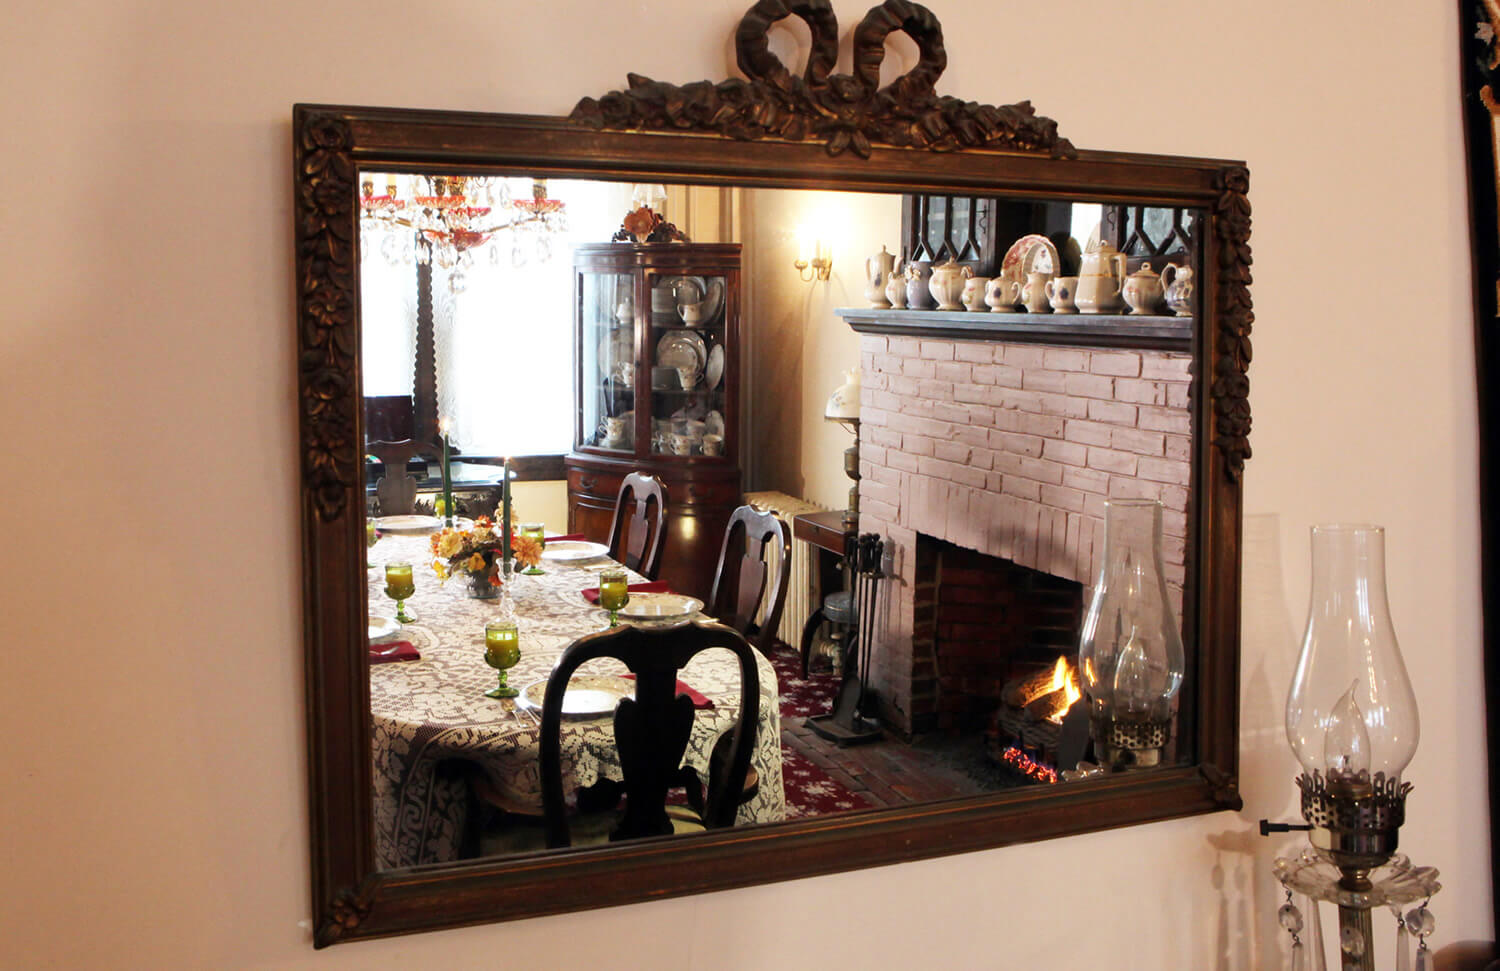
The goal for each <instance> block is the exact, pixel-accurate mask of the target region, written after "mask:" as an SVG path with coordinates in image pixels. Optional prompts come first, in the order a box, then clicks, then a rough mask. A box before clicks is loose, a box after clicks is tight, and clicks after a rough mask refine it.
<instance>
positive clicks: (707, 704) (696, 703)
mask: <svg viewBox="0 0 1500 971" xmlns="http://www.w3.org/2000/svg"><path fill="white" fill-rule="evenodd" d="M620 677H622V678H624V679H625V680H626V681H634V680H635V675H633V674H622V675H620ZM677 693H678V694H680V695H687V696H688V697H689V698H691V699H692V700H693V707H694V708H712V707H713V706H714V703H713V702H712V701H709V700H708V696H707V695H705V694H703V692H701V691H698V690H697V689H695V688H693V687H692V686H691V685H688V684H686V683H684V682H683V680H682V679H681V678H678V679H677Z"/></svg>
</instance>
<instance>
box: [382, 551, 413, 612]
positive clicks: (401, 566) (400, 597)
mask: <svg viewBox="0 0 1500 971" xmlns="http://www.w3.org/2000/svg"><path fill="white" fill-rule="evenodd" d="M416 592H417V585H416V582H415V581H414V580H413V579H412V575H411V564H410V563H404V562H400V561H398V562H395V563H387V564H386V565H385V595H386V596H387V597H390V598H391V599H392V600H394V601H396V619H397V620H399V621H401V623H403V624H410V623H411V622H412V621H414V620H416V619H417V615H416V612H415V611H411V610H407V609H406V598H408V597H410V596H411V595H412V594H414V593H416Z"/></svg>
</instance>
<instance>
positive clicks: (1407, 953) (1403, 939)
mask: <svg viewBox="0 0 1500 971" xmlns="http://www.w3.org/2000/svg"><path fill="white" fill-rule="evenodd" d="M1392 909H1393V910H1394V909H1395V908H1392ZM1396 971H1411V935H1410V934H1408V933H1407V932H1406V921H1404V920H1402V919H1401V912H1400V911H1397V912H1396Z"/></svg>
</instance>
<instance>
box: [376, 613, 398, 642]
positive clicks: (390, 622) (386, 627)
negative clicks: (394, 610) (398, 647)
mask: <svg viewBox="0 0 1500 971" xmlns="http://www.w3.org/2000/svg"><path fill="white" fill-rule="evenodd" d="M400 629H401V625H400V624H398V623H396V619H395V618H394V617H377V616H375V615H374V614H371V615H370V633H369V638H370V640H372V641H378V640H380V638H382V637H390V636H391V635H392V634H394V633H396V632H397V631H399V630H400Z"/></svg>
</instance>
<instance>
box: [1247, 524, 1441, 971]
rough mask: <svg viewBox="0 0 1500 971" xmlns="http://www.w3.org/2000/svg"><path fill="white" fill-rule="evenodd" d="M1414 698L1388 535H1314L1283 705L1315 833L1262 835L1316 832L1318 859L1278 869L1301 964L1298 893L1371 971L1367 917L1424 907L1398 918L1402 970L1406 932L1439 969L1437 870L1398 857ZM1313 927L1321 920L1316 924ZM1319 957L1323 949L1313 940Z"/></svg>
mask: <svg viewBox="0 0 1500 971" xmlns="http://www.w3.org/2000/svg"><path fill="white" fill-rule="evenodd" d="M1419 729H1420V725H1419V721H1418V717H1417V700H1416V696H1415V695H1414V694H1413V693H1412V687H1411V681H1410V680H1408V678H1407V675H1406V664H1405V663H1404V662H1403V661H1402V660H1401V647H1400V645H1399V644H1398V643H1397V641H1396V630H1395V627H1394V626H1393V625H1392V624H1391V615H1390V606H1389V605H1388V604H1387V602H1386V590H1385V530H1384V529H1382V528H1381V527H1379V526H1369V525H1343V524H1335V525H1327V526H1314V527H1313V529H1312V597H1311V603H1310V606H1309V608H1308V615H1307V629H1306V631H1305V632H1304V634H1303V636H1302V653H1301V656H1300V657H1299V658H1298V660H1297V671H1296V673H1295V674H1294V675H1293V677H1292V686H1291V690H1290V691H1289V692H1288V694H1287V700H1286V735H1287V741H1289V742H1290V743H1291V746H1292V751H1293V752H1294V753H1295V754H1296V756H1297V761H1299V762H1300V763H1302V770H1303V771H1302V774H1301V775H1300V776H1298V778H1297V787H1298V788H1299V789H1301V790H1302V816H1303V818H1304V819H1305V820H1306V821H1307V825H1306V826H1297V827H1291V826H1286V825H1273V824H1270V823H1268V822H1267V821H1264V820H1262V822H1261V832H1262V833H1268V832H1285V831H1286V830H1288V829H1306V830H1308V841H1309V842H1310V843H1311V844H1312V847H1311V850H1304V851H1303V852H1302V854H1301V855H1300V856H1298V857H1293V858H1289V859H1288V858H1283V859H1278V860H1277V861H1276V874H1277V877H1278V879H1279V880H1280V881H1281V883H1282V885H1283V886H1284V887H1286V889H1287V903H1286V904H1285V905H1284V906H1283V907H1282V908H1281V911H1280V913H1279V917H1280V920H1281V924H1282V927H1283V928H1285V929H1287V930H1288V931H1289V932H1290V933H1291V934H1292V940H1293V947H1292V962H1293V967H1297V966H1298V962H1299V960H1300V959H1301V956H1302V955H1301V953H1300V952H1301V951H1302V944H1301V941H1300V939H1299V937H1298V935H1299V933H1300V932H1301V929H1302V918H1301V914H1300V912H1299V911H1298V910H1297V908H1296V907H1295V905H1293V903H1292V900H1291V895H1292V892H1293V891H1296V892H1300V893H1302V894H1304V895H1306V896H1307V897H1308V898H1309V900H1310V901H1312V902H1313V906H1314V907H1315V908H1316V906H1317V903H1316V902H1317V901H1327V902H1330V903H1335V904H1337V905H1338V908H1339V951H1340V962H1341V963H1340V967H1341V968H1343V969H1352V971H1373V969H1374V968H1375V962H1374V950H1375V949H1374V945H1373V942H1372V941H1371V921H1370V912H1371V910H1372V909H1373V908H1375V907H1381V906H1387V907H1390V908H1392V909H1396V908H1398V907H1400V906H1401V905H1404V904H1409V903H1415V902H1418V901H1421V902H1422V903H1421V906H1419V907H1418V908H1416V909H1414V910H1412V911H1411V912H1410V913H1408V914H1407V915H1406V917H1405V919H1404V920H1402V919H1401V917H1400V911H1399V910H1397V911H1396V912H1397V918H1398V928H1397V955H1398V957H1397V962H1398V967H1405V966H1407V965H1406V963H1405V962H1406V959H1407V956H1408V939H1407V931H1408V930H1410V932H1411V934H1413V935H1415V936H1417V937H1418V938H1419V947H1418V954H1417V967H1418V968H1423V967H1430V965H1429V964H1427V963H1426V962H1428V961H1430V960H1431V953H1430V952H1429V951H1428V948H1427V941H1426V937H1427V935H1429V934H1431V933H1432V928H1433V921H1432V915H1431V913H1430V912H1429V911H1428V910H1427V906H1426V902H1425V901H1426V900H1427V899H1428V898H1430V897H1431V896H1432V895H1433V894H1435V893H1436V892H1437V891H1438V889H1439V888H1440V885H1439V884H1438V882H1437V876H1438V874H1437V871H1436V870H1434V869H1433V868H1431V867H1414V866H1412V865H1411V864H1410V862H1409V861H1408V860H1407V859H1406V858H1405V857H1404V856H1401V855H1400V854H1398V853H1396V840H1397V835H1398V833H1399V831H1400V829H1401V824H1402V822H1404V820H1405V818H1406V794H1407V792H1409V791H1410V790H1411V784H1410V783H1407V782H1402V781H1401V773H1402V771H1403V770H1405V768H1406V766H1407V764H1408V763H1410V762H1411V759H1412V756H1413V755H1414V754H1415V753H1416V750H1417V738H1418V734H1419ZM1314 926H1316V922H1314ZM1314 943H1315V948H1314V950H1315V952H1316V951H1317V948H1318V946H1320V944H1321V942H1320V941H1318V940H1317V938H1316V936H1315V938H1314Z"/></svg>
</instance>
